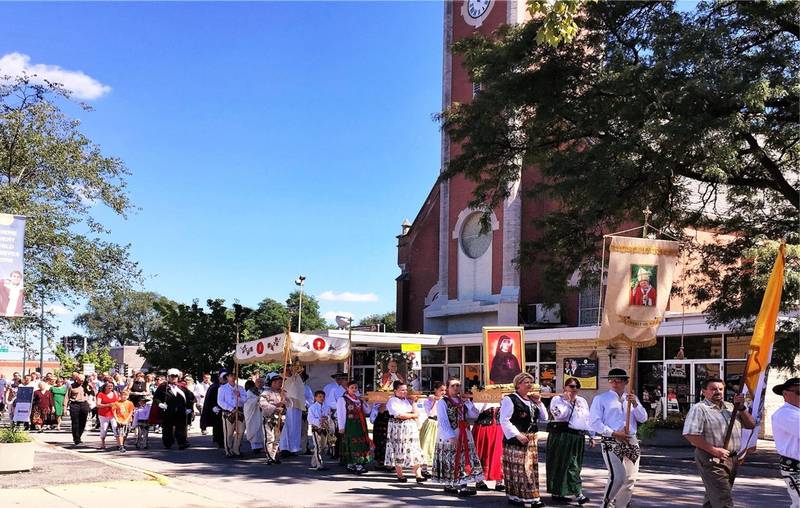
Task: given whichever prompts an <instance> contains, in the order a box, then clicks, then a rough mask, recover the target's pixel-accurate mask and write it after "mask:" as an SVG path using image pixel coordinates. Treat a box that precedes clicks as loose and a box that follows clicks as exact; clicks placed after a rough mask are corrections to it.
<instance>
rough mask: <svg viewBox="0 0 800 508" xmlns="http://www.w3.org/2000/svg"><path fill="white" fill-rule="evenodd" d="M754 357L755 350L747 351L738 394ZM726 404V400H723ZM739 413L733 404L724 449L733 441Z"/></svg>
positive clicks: (723, 444)
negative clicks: (732, 437) (734, 425)
mask: <svg viewBox="0 0 800 508" xmlns="http://www.w3.org/2000/svg"><path fill="white" fill-rule="evenodd" d="M752 357H753V352H752V351H748V352H747V360H746V361H745V363H744V375H742V382H741V383H740V384H739V391H738V392H737V393H736V395H740V394H741V393H742V389H743V388H744V382H745V379H746V378H747V371H748V369H750V359H751V358H752ZM723 405H724V400H723ZM738 413H739V410H738V409H736V404H734V405H733V410H732V411H731V419H730V421H729V422H728V428H727V429H726V430H725V441H724V442H723V443H722V447H723V448H724V449H726V450H727V449H728V443H730V441H731V436H732V435H733V424H734V423H736V417H737V415H738Z"/></svg>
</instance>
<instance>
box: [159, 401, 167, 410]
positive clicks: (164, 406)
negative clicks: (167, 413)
mask: <svg viewBox="0 0 800 508" xmlns="http://www.w3.org/2000/svg"><path fill="white" fill-rule="evenodd" d="M158 407H160V408H161V409H167V404H166V402H160V403H159V404H158Z"/></svg>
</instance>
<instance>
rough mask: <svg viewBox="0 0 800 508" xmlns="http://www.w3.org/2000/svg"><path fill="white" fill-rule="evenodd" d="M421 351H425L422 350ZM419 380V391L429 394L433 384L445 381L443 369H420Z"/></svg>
mask: <svg viewBox="0 0 800 508" xmlns="http://www.w3.org/2000/svg"><path fill="white" fill-rule="evenodd" d="M423 351H425V349H424V348H423ZM421 378H422V379H421V380H420V390H421V391H423V392H431V391H433V383H435V382H438V381H446V379H445V378H444V367H422V376H421Z"/></svg>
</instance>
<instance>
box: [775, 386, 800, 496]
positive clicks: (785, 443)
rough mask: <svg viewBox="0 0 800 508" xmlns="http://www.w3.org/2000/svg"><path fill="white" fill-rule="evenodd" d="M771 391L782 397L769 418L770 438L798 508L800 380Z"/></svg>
mask: <svg viewBox="0 0 800 508" xmlns="http://www.w3.org/2000/svg"><path fill="white" fill-rule="evenodd" d="M772 391H773V392H774V393H776V394H777V395H782V396H783V401H784V403H783V405H782V406H781V407H779V408H778V410H777V411H775V413H773V414H772V435H773V436H774V437H775V449H776V450H777V452H778V455H780V457H781V462H780V464H781V476H783V479H784V481H786V490H788V491H789V497H790V498H791V500H792V506H791V508H800V378H797V377H793V378H791V379H789V380H788V381H786V382H785V383H783V384H780V385H777V386H774V387H773V388H772Z"/></svg>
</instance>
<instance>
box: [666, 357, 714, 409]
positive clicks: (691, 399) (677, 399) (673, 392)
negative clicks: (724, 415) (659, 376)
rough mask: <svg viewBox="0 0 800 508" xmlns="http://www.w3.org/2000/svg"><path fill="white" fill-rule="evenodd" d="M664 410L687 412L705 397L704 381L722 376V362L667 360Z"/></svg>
mask: <svg viewBox="0 0 800 508" xmlns="http://www.w3.org/2000/svg"><path fill="white" fill-rule="evenodd" d="M664 368H665V373H664V374H665V375H664V386H663V394H664V395H663V397H662V404H663V407H662V409H663V411H664V412H665V414H669V413H676V412H680V413H683V414H686V413H687V412H688V411H689V408H690V407H691V406H692V404H695V403H697V402H700V401H701V400H702V399H703V382H704V381H705V380H706V379H708V378H711V377H721V375H722V362H721V361H716V360H714V361H708V360H667V361H666V362H665V363H664Z"/></svg>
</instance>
